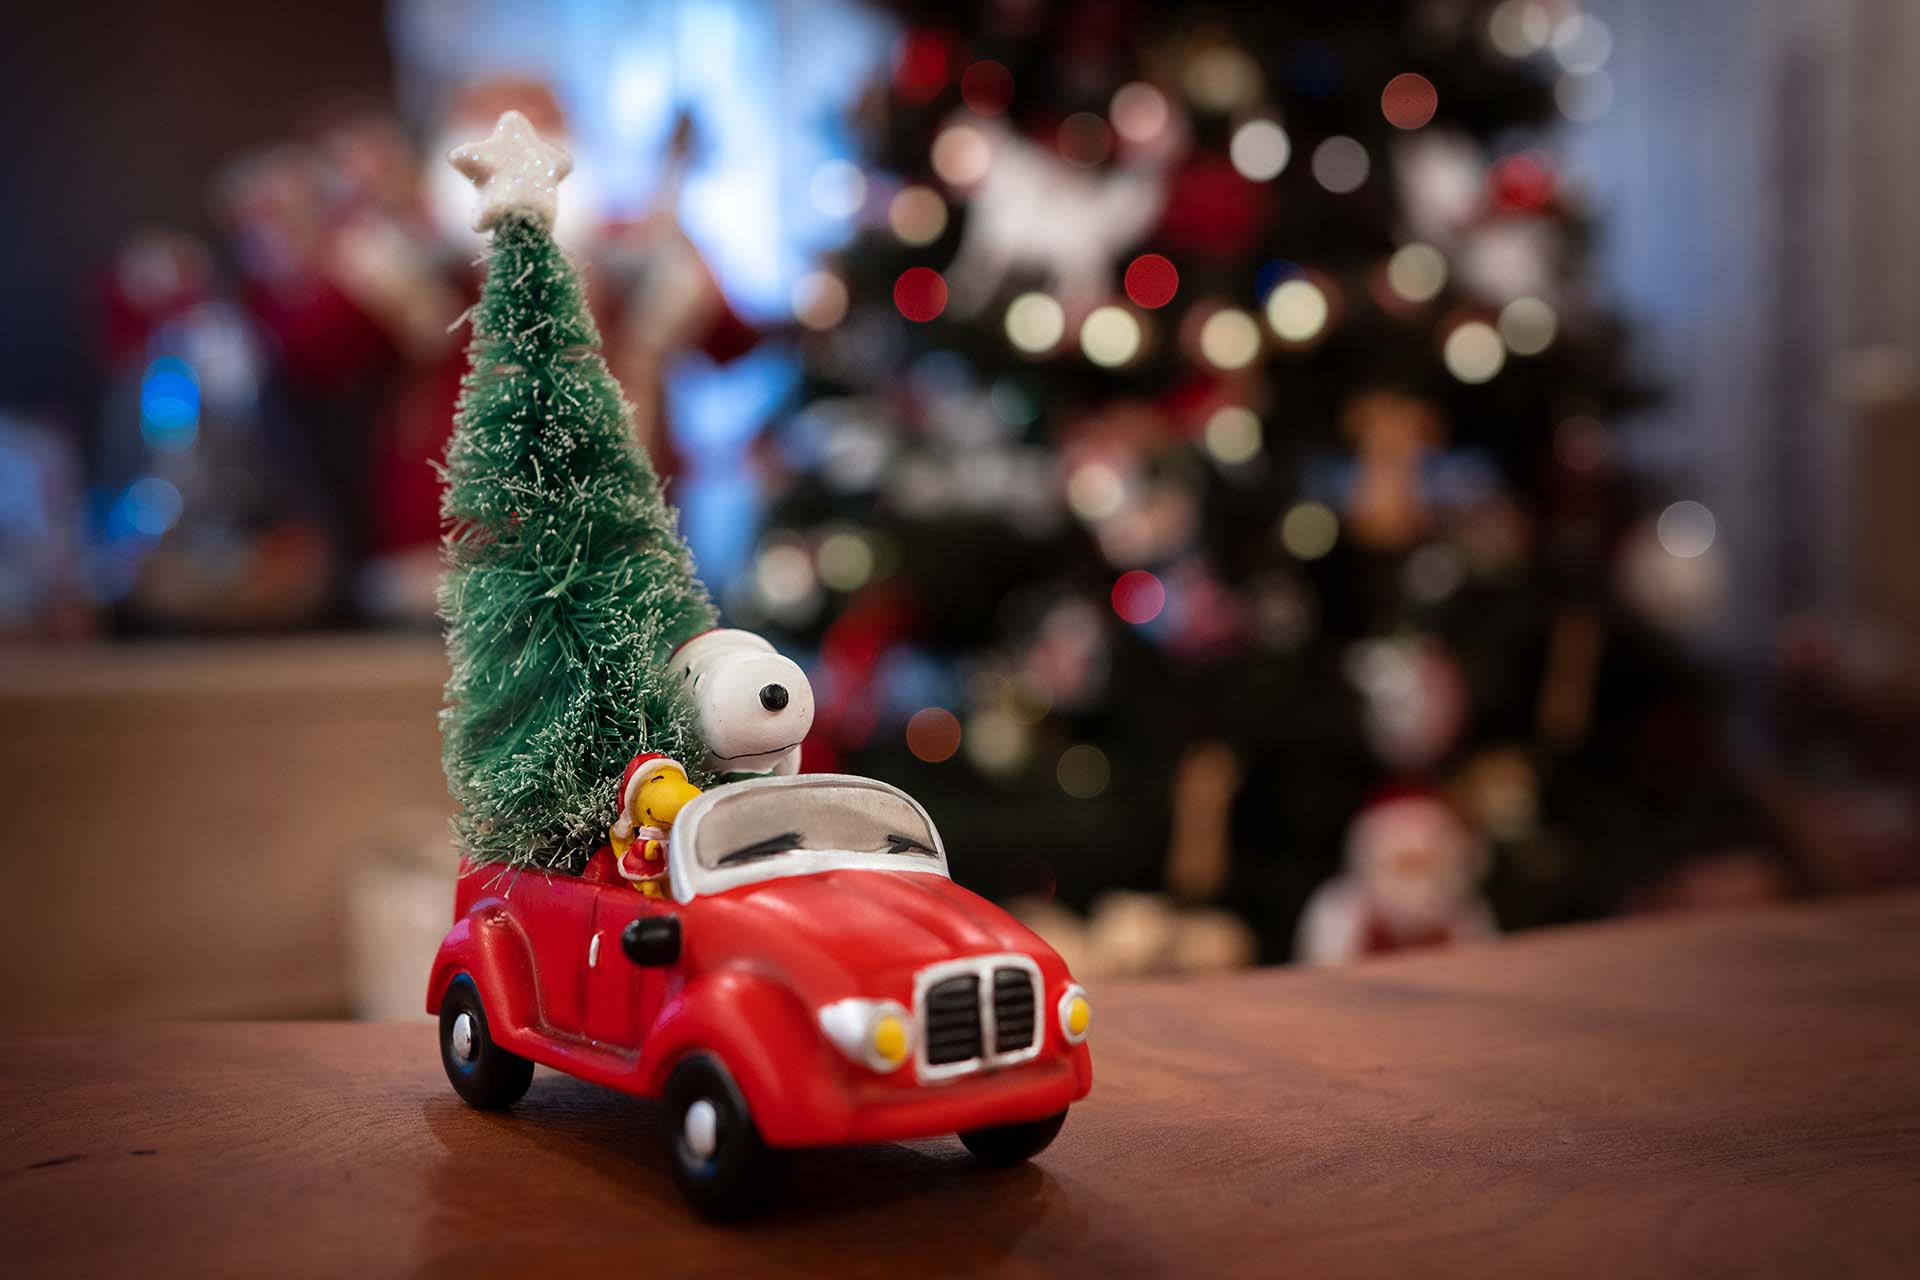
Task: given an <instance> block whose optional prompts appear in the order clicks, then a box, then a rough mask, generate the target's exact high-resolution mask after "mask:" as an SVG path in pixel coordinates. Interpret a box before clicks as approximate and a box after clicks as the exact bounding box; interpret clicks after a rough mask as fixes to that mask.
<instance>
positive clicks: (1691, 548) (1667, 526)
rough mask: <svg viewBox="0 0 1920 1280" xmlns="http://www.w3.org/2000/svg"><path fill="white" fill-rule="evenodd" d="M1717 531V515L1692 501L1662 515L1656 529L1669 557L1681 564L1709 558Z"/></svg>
mask: <svg viewBox="0 0 1920 1280" xmlns="http://www.w3.org/2000/svg"><path fill="white" fill-rule="evenodd" d="M1717 531H1718V526H1717V525H1716V524H1715V522H1714V519H1713V512H1711V511H1709V510H1707V508H1706V506H1705V505H1704V504H1702V503H1698V502H1695V501H1693V500H1692V499H1686V500H1683V501H1680V502H1676V503H1674V504H1673V505H1672V506H1669V507H1668V508H1667V509H1666V510H1665V511H1662V512H1661V513H1660V520H1659V522H1658V523H1657V524H1656V525H1655V526H1654V533H1655V534H1656V535H1657V536H1658V537H1659V539H1660V545H1661V547H1662V548H1664V549H1665V551H1666V553H1667V554H1668V555H1670V556H1673V557H1675V558H1676V559H1680V560H1692V559H1694V558H1696V557H1698V556H1703V555H1705V554H1706V553H1707V552H1708V551H1709V550H1710V549H1711V548H1712V547H1713V539H1714V535H1715V533H1716V532H1717Z"/></svg>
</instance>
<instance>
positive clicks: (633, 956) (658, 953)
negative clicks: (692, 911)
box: [620, 916, 680, 968]
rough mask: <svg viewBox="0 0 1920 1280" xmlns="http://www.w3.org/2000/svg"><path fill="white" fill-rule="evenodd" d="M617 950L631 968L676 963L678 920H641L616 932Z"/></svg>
mask: <svg viewBox="0 0 1920 1280" xmlns="http://www.w3.org/2000/svg"><path fill="white" fill-rule="evenodd" d="M620 949H621V950H622V951H624V952H626V953H627V959H629V960H631V961H633V962H634V963H635V964H639V965H647V966H650V967H655V968H657V967H659V966H660V965H665V964H673V963H675V962H676V961H678V960H679V959H680V917H679V916H641V917H640V918H639V919H638V920H635V921H634V922H633V923H631V924H629V925H628V926H627V927H626V928H625V929H623V930H621V932H620Z"/></svg>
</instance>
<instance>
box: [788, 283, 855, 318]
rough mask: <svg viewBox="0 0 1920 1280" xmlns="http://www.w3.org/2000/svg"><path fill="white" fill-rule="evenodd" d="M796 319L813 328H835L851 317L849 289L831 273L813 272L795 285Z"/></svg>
mask: <svg viewBox="0 0 1920 1280" xmlns="http://www.w3.org/2000/svg"><path fill="white" fill-rule="evenodd" d="M792 305H793V318H794V319H796V320H798V321H799V322H800V323H801V324H803V325H805V326H806V327H807V328H809V329H816V330H817V329H831V328H833V327H834V326H835V325H837V324H839V323H840V322H841V321H842V320H844V319H846V316H847V286H846V285H845V284H844V283H843V282H842V281H841V279H840V277H839V276H837V275H834V274H833V273H832V272H831V271H809V272H808V273H807V274H806V275H803V276H801V277H800V279H799V280H797V281H796V282H795V283H794V286H793V297H792Z"/></svg>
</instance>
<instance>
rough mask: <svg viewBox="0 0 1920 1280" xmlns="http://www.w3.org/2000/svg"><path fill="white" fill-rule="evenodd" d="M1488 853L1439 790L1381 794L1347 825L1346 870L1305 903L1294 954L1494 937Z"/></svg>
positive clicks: (1341, 956) (1341, 958)
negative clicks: (1485, 883)
mask: <svg viewBox="0 0 1920 1280" xmlns="http://www.w3.org/2000/svg"><path fill="white" fill-rule="evenodd" d="M1488 860H1489V855H1488V851H1487V846H1486V844H1485V842H1484V841H1482V840H1481V839H1480V837H1479V836H1478V835H1477V834H1475V833H1474V831H1473V830H1472V829H1471V828H1470V827H1469V826H1468V825H1467V824H1466V822H1465V821H1464V820H1463V819H1462V818H1461V817H1460V815H1459V814H1458V813H1456V812H1455V811H1454V809H1453V807H1452V806H1451V805H1449V804H1447V803H1446V801H1444V800H1442V799H1441V798H1440V797H1439V796H1437V795H1435V794H1433V793H1432V792H1430V791H1426V790H1424V789H1420V788H1414V787H1395V788H1392V789H1390V790H1388V791H1385V792H1382V793H1380V794H1379V795H1377V796H1376V797H1375V798H1374V799H1372V800H1371V801H1369V802H1368V804H1367V805H1366V807H1365V808H1363V809H1361V811H1360V813H1359V814H1358V816H1356V817H1355V818H1354V820H1353V822H1352V824H1351V825H1350V826H1349V827H1348V828H1347V851H1346V863H1347V865H1346V870H1345V871H1344V872H1343V873H1342V874H1341V875H1339V876H1336V877H1334V878H1333V879H1332V880H1329V881H1327V883H1325V884H1323V885H1321V886H1320V888H1318V889H1317V890H1315V891H1314V894H1313V897H1311V898H1309V899H1308V900H1307V908H1306V910H1305V911H1304V912H1303V913H1302V914H1301V917H1300V928H1299V931H1298V932H1297V934H1296V935H1295V944H1294V958H1295V959H1297V960H1298V961H1300V962H1301V963H1303V964H1340V963H1344V962H1346V961H1350V960H1358V959H1361V958H1362V957H1364V956H1370V955H1380V954H1383V953H1386V952H1390V951H1403V950H1407V949H1410V948H1414V947H1433V946H1444V945H1446V944H1447V943H1451V942H1458V941H1460V940H1462V939H1466V938H1485V937H1491V936H1493V935H1494V934H1496V933H1498V932H1499V927H1498V926H1497V925H1496V924H1495V922H1494V918H1493V910H1492V908H1491V907H1489V906H1488V905H1487V900H1486V898H1485V897H1483V896H1482V895H1481V893H1480V889H1479V883H1480V881H1481V879H1482V878H1483V877H1484V876H1485V875H1486V873H1487V866H1488Z"/></svg>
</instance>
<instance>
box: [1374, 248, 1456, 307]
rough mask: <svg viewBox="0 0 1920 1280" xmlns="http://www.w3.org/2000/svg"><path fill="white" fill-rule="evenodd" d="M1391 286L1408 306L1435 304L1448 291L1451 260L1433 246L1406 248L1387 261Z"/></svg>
mask: <svg viewBox="0 0 1920 1280" xmlns="http://www.w3.org/2000/svg"><path fill="white" fill-rule="evenodd" d="M1387 285H1388V287H1389V288H1391V289H1392V290H1393V291H1394V292H1395V293H1397V294H1399V295H1400V296H1401V297H1403V298H1405V299H1406V300H1407V301H1408V302H1432V301H1433V300H1434V299H1435V298H1437V297H1439V296H1440V291H1441V290H1442V289H1444V288H1446V287H1447V259H1446V256H1445V255H1444V254H1442V253H1441V252H1440V251H1439V250H1438V249H1436V248H1434V247H1433V246H1432V245H1430V244H1406V245H1401V246H1400V247H1399V248H1398V249H1396V250H1394V252H1393V256H1392V257H1391V258H1389V259H1387Z"/></svg>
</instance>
